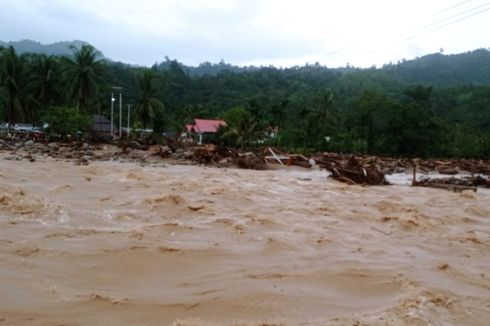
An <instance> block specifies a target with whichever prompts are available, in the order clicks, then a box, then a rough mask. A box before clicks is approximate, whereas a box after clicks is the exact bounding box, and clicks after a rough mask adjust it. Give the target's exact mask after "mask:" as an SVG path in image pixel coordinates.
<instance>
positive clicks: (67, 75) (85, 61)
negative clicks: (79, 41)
mask: <svg viewBox="0 0 490 326" xmlns="http://www.w3.org/2000/svg"><path fill="white" fill-rule="evenodd" d="M72 51H73V58H64V59H63V61H64V63H65V69H64V79H65V82H66V95H67V96H68V97H69V98H70V99H72V100H74V101H75V102H76V107H77V111H78V110H79V109H80V108H84V109H88V107H89V105H90V104H91V103H93V102H95V101H97V100H98V95H99V92H100V87H101V84H102V82H103V80H102V78H101V76H102V60H100V59H99V57H100V56H101V54H100V52H99V51H97V50H96V49H95V48H94V47H93V46H91V45H88V44H87V45H83V46H82V47H81V48H80V49H77V48H75V47H72Z"/></svg>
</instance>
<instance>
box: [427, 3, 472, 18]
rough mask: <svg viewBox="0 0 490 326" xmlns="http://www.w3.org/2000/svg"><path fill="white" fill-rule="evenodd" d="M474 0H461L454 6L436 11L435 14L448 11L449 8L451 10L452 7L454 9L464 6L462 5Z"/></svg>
mask: <svg viewBox="0 0 490 326" xmlns="http://www.w3.org/2000/svg"><path fill="white" fill-rule="evenodd" d="M472 1H473V0H466V1H463V2H460V3H457V4H455V5H454V6H451V7H449V8H446V9H443V10H441V11H438V12H436V13H435V14H434V16H437V15H440V14H442V13H444V12H446V11H449V10H451V9H454V8H457V7H460V6H462V5H465V4H467V3H468V2H472Z"/></svg>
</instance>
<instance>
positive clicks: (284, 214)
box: [0, 159, 490, 326]
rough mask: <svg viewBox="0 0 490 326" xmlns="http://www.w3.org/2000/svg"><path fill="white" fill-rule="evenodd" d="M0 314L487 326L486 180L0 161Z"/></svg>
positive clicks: (51, 319) (110, 321) (489, 197)
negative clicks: (447, 184) (361, 178)
mask: <svg viewBox="0 0 490 326" xmlns="http://www.w3.org/2000/svg"><path fill="white" fill-rule="evenodd" d="M0 325H2V326H3V325H181V326H182V325H359V326H360V325H482V326H484V325H490V193H489V192H488V191H484V190H482V191H479V192H478V193H473V192H463V193H451V192H448V191H444V190H438V189H429V188H412V187H409V186H407V185H397V186H384V187H360V186H347V185H344V184H341V183H338V182H336V181H333V180H329V179H327V178H326V172H323V171H315V170H288V169H285V170H269V171H248V170H237V169H217V168H204V167H198V166H179V165H167V166H160V167H151V166H145V167H142V166H140V165H137V164H133V163H118V162H93V163H91V164H90V165H88V166H76V165H74V164H73V163H69V162H55V161H53V160H52V161H44V162H43V161H38V162H34V163H30V162H27V161H19V162H17V161H7V160H3V159H0Z"/></svg>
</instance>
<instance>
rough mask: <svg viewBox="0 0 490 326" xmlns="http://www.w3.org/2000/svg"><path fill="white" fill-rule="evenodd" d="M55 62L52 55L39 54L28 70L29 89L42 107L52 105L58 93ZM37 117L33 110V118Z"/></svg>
mask: <svg viewBox="0 0 490 326" xmlns="http://www.w3.org/2000/svg"><path fill="white" fill-rule="evenodd" d="M56 68H57V62H56V59H55V58H54V57H53V56H49V57H48V56H46V55H40V56H37V57H36V58H35V60H34V62H33V65H32V67H31V71H30V80H29V90H30V92H31V94H33V98H34V100H35V101H36V102H37V104H38V105H39V106H41V107H42V108H43V109H46V108H47V107H48V106H49V105H52V104H53V102H54V100H55V98H56V97H57V93H58V87H57V86H58V85H57V79H56V70H57V69H56ZM36 119H37V114H36V112H35V110H34V112H33V120H34V121H35V120H36Z"/></svg>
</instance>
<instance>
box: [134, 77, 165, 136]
mask: <svg viewBox="0 0 490 326" xmlns="http://www.w3.org/2000/svg"><path fill="white" fill-rule="evenodd" d="M156 78H157V75H156V74H155V72H154V71H152V70H150V69H146V70H144V71H143V72H142V73H141V74H140V75H138V85H139V90H140V98H139V100H138V104H137V106H136V113H137V114H138V116H139V118H140V119H141V122H142V123H143V128H144V129H146V128H147V127H148V126H149V125H153V127H156V128H157V129H159V130H160V131H163V129H164V115H163V109H164V106H163V104H162V102H160V101H159V100H158V99H157V97H156V88H155V85H154V81H155V79H156Z"/></svg>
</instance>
